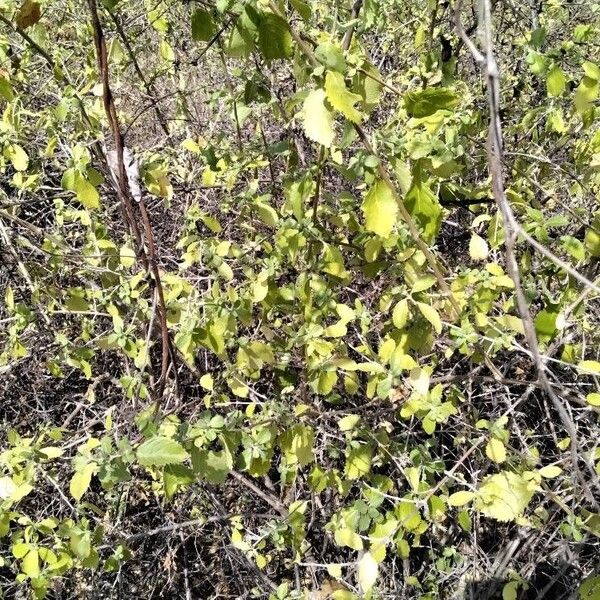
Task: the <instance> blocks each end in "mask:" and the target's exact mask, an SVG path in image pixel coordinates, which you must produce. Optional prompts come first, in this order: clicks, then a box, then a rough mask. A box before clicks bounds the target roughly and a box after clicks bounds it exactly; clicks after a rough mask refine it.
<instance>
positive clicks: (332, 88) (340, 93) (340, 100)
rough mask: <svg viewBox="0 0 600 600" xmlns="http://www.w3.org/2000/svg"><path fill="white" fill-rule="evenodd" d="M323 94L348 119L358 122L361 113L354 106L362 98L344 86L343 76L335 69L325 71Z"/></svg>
mask: <svg viewBox="0 0 600 600" xmlns="http://www.w3.org/2000/svg"><path fill="white" fill-rule="evenodd" d="M325 94H326V95H327V100H329V103H330V104H331V106H333V108H335V109H336V110H339V111H340V112H341V113H342V114H343V115H344V116H345V117H346V119H348V120H349V121H352V122H353V123H360V122H361V120H362V115H361V114H360V112H359V111H358V110H357V109H356V108H354V105H355V104H356V103H357V102H360V101H361V100H362V98H361V96H359V95H358V94H353V93H352V92H350V91H349V90H348V88H347V87H346V82H345V81H344V76H343V75H342V74H341V73H338V72H337V71H327V75H326V76H325Z"/></svg>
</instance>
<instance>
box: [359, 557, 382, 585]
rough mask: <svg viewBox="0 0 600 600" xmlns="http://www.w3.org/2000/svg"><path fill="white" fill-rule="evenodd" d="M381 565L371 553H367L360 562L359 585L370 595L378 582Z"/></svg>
mask: <svg viewBox="0 0 600 600" xmlns="http://www.w3.org/2000/svg"><path fill="white" fill-rule="evenodd" d="M378 574H379V565H378V564H377V561H376V560H375V559H374V558H373V555H372V554H371V553H370V552H365V553H364V554H363V557H362V558H361V559H360V560H359V561H358V583H359V585H360V588H361V590H362V591H363V592H364V593H365V594H368V593H369V592H370V591H371V589H372V587H373V586H374V585H375V582H376V581H377V575H378Z"/></svg>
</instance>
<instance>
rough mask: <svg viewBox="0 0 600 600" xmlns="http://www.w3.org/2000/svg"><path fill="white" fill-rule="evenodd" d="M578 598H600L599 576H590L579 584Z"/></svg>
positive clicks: (595, 599)
mask: <svg viewBox="0 0 600 600" xmlns="http://www.w3.org/2000/svg"><path fill="white" fill-rule="evenodd" d="M578 594H579V600H600V576H595V577H590V578H589V579H586V580H585V581H584V582H583V583H582V584H581V585H580V586H579V591H578Z"/></svg>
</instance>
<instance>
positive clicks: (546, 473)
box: [538, 465, 562, 479]
mask: <svg viewBox="0 0 600 600" xmlns="http://www.w3.org/2000/svg"><path fill="white" fill-rule="evenodd" d="M538 473H539V474H540V475H541V476H542V477H544V479H553V478H554V477H558V476H559V475H560V474H561V473H562V469H561V468H560V467H559V466H557V465H548V466H546V467H542V468H541V469H540V470H539V471H538Z"/></svg>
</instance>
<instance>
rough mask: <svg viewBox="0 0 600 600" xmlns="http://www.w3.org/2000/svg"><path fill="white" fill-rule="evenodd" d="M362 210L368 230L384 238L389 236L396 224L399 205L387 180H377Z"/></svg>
mask: <svg viewBox="0 0 600 600" xmlns="http://www.w3.org/2000/svg"><path fill="white" fill-rule="evenodd" d="M362 211H363V213H364V215H365V227H366V229H367V231H372V232H373V233H376V234H377V235H379V236H381V237H383V238H387V237H389V235H390V233H391V232H392V229H393V228H394V225H395V224H396V217H397V214H398V205H397V204H396V200H395V199H394V194H393V193H392V190H391V189H390V187H389V186H388V185H387V183H386V182H385V181H382V180H378V181H376V182H375V184H374V185H373V187H372V188H371V189H370V190H369V193H368V194H367V196H366V197H365V199H364V201H363V203H362Z"/></svg>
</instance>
